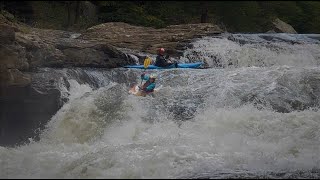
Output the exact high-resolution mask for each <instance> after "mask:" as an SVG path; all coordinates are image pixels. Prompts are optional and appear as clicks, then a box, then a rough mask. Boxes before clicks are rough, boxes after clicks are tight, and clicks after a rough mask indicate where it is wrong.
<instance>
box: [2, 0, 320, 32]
mask: <svg viewBox="0 0 320 180" xmlns="http://www.w3.org/2000/svg"><path fill="white" fill-rule="evenodd" d="M78 2H79V1H60V2H54V1H32V2H28V1H25V3H31V4H32V11H33V20H34V22H35V23H34V25H35V26H36V27H43V28H54V29H70V28H78V29H83V28H87V27H89V26H92V25H96V24H98V23H105V22H126V23H129V24H132V25H140V26H150V27H155V28H161V27H165V26H167V25H172V24H184V23H200V19H201V15H202V14H203V13H205V12H206V11H207V14H206V15H207V16H208V22H211V23H216V24H219V25H221V24H223V25H224V26H225V27H226V29H227V30H228V31H229V32H266V31H268V30H270V27H271V21H272V20H274V19H275V18H280V19H281V20H283V21H285V22H287V23H288V24H290V25H292V26H293V27H294V28H295V29H296V30H297V31H298V32H299V33H320V21H319V20H318V19H319V17H320V2H317V1H90V2H91V3H93V4H94V5H95V7H96V8H97V12H96V13H95V17H96V18H92V17H91V18H88V17H86V16H84V15H83V12H82V11H83V10H79V8H77V7H78V6H77V3H78ZM81 2H82V3H85V1H81ZM6 3H7V2H6V1H5V2H2V3H1V4H0V5H1V6H0V7H1V9H6ZM11 6H12V7H15V8H16V11H19V5H17V6H16V5H11ZM21 6H22V5H21ZM12 7H11V8H12ZM16 11H15V12H16ZM79 12H80V14H79ZM81 13H82V14H81ZM21 14H22V15H23V12H22V13H20V16H19V17H17V18H20V19H21V18H22V19H23V17H21ZM14 15H15V16H16V14H15V13H14Z"/></svg>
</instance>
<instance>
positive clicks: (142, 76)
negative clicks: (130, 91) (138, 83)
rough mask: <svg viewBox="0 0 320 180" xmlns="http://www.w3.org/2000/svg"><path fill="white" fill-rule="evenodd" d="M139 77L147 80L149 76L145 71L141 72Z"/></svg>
mask: <svg viewBox="0 0 320 180" xmlns="http://www.w3.org/2000/svg"><path fill="white" fill-rule="evenodd" d="M141 79H143V80H146V81H148V80H149V76H148V75H146V73H142V74H141Z"/></svg>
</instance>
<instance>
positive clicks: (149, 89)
mask: <svg viewBox="0 0 320 180" xmlns="http://www.w3.org/2000/svg"><path fill="white" fill-rule="evenodd" d="M155 87H156V84H155V83H151V84H150V85H149V86H148V87H146V90H147V91H151V90H153V89H154V88H155Z"/></svg>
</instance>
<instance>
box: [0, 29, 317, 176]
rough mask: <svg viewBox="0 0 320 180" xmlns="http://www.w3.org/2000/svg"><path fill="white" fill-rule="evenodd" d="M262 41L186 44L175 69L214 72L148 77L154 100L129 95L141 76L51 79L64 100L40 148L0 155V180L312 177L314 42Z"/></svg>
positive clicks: (131, 72)
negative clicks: (200, 65) (197, 63)
mask: <svg viewBox="0 0 320 180" xmlns="http://www.w3.org/2000/svg"><path fill="white" fill-rule="evenodd" d="M260 36H261V35H259V36H258V35H242V36H240V35H235V36H234V37H236V39H240V38H239V37H241V39H245V40H246V42H245V43H243V42H242V41H241V42H240V41H234V40H230V38H229V39H228V38H226V37H205V38H202V39H199V40H197V41H195V42H193V48H191V49H188V50H186V51H185V55H184V57H182V58H181V59H180V61H181V62H187V60H186V58H189V59H188V62H189V61H193V59H194V60H195V59H201V60H204V61H206V62H207V64H208V65H209V66H210V67H211V68H208V69H168V70H148V71H147V72H156V73H157V74H158V77H159V78H158V81H157V86H161V88H160V90H159V92H157V93H155V94H154V96H147V97H136V96H133V95H131V94H129V93H128V89H129V87H130V86H131V85H132V84H134V83H140V79H139V75H140V73H141V70H136V69H123V68H119V69H114V70H108V71H101V70H100V71H97V70H94V69H93V70H92V69H87V70H83V69H75V70H73V71H74V72H76V73H83V74H86V75H87V76H88V77H90V78H93V79H96V80H97V83H96V85H95V86H93V85H92V84H90V83H81V82H80V81H79V80H78V79H77V78H73V77H74V76H71V75H70V74H71V73H70V70H67V69H60V70H57V71H59V72H61V73H62V74H65V77H66V78H67V81H68V83H69V86H70V87H69V88H65V85H64V81H62V80H61V91H62V92H63V94H64V96H66V97H68V99H69V101H68V102H67V103H66V104H65V105H64V106H63V107H62V108H61V109H60V110H59V111H58V112H57V113H56V114H55V115H54V116H53V117H52V119H51V120H50V121H49V123H48V124H47V126H46V129H45V130H44V131H43V132H42V134H41V136H40V141H33V140H32V139H30V142H29V143H26V144H25V145H21V146H19V147H15V148H6V147H0V178H117V179H118V178H319V177H320V169H319V167H320V157H319V152H320V131H319V127H320V112H319V105H320V67H319V62H320V48H319V43H318V44H317V43H314V42H313V41H311V40H310V39H307V40H308V41H307V40H306V39H305V38H304V39H303V38H302V40H301V37H300V36H299V35H297V36H296V39H298V40H299V41H297V42H300V41H303V42H304V43H305V44H301V43H300V44H290V43H289V44H288V43H285V42H278V41H268V43H266V42H265V41H264V40H261V39H259V38H258V37H260ZM280 36H281V35H280ZM283 36H284V35H283ZM275 37H278V36H276V35H275ZM281 37H282V36H281ZM290 37H291V36H290ZM282 38H283V37H282ZM278 39H279V38H278ZM288 39H290V40H291V41H292V37H291V38H287V40H288ZM259 40H260V41H259ZM310 41H311V42H310ZM316 42H317V41H316ZM275 47H277V48H275Z"/></svg>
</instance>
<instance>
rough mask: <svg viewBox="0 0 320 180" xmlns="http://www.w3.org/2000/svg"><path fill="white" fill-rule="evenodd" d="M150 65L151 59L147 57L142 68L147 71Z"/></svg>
mask: <svg viewBox="0 0 320 180" xmlns="http://www.w3.org/2000/svg"><path fill="white" fill-rule="evenodd" d="M150 64H151V59H150V58H149V57H147V58H146V59H145V60H144V63H143V66H144V68H145V69H147V68H148V66H149V65H150Z"/></svg>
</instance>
